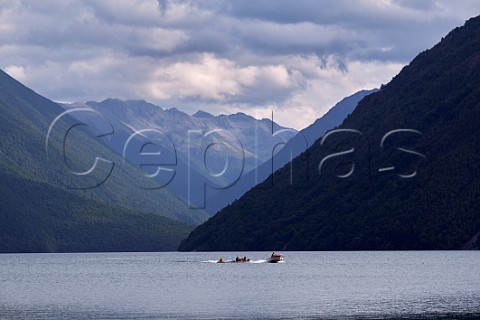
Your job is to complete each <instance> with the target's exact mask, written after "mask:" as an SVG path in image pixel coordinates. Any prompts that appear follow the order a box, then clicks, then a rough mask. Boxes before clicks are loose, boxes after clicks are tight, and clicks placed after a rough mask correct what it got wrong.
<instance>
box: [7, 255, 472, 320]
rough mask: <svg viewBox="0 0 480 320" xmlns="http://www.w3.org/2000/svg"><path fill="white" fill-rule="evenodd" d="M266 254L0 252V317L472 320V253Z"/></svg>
mask: <svg viewBox="0 0 480 320" xmlns="http://www.w3.org/2000/svg"><path fill="white" fill-rule="evenodd" d="M268 255H269V253H261V252H251V253H246V252H233V253H225V252H222V253H107V254H103V253H102V254H19V255H17V254H15V255H0V319H169V318H172V319H179V318H180V319H194V318H197V319H222V318H225V319H480V252H478V251H457V252H438V251H434V252H286V253H285V262H284V263H279V264H269V263H262V262H264V260H263V259H265V258H266V257H267V256H268ZM236 256H241V257H243V256H247V257H249V258H251V259H252V260H253V261H252V262H251V263H225V264H216V263H207V261H210V262H214V261H215V260H216V259H219V258H220V257H222V258H223V259H232V258H235V257H236ZM255 262H257V263H255Z"/></svg>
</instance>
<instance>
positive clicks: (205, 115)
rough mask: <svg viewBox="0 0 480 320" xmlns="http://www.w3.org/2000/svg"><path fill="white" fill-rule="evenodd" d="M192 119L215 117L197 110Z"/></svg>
mask: <svg viewBox="0 0 480 320" xmlns="http://www.w3.org/2000/svg"><path fill="white" fill-rule="evenodd" d="M192 117H194V118H215V116H214V115H213V114H211V113H208V112H206V111H202V110H198V111H197V112H195V114H193V115H192Z"/></svg>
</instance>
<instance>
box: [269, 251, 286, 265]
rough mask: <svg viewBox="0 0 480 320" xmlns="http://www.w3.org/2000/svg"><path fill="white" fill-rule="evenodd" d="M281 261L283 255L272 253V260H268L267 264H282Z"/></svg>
mask: <svg viewBox="0 0 480 320" xmlns="http://www.w3.org/2000/svg"><path fill="white" fill-rule="evenodd" d="M280 261H283V255H281V254H279V253H272V255H271V256H270V258H268V259H267V260H266V262H268V263H277V262H280Z"/></svg>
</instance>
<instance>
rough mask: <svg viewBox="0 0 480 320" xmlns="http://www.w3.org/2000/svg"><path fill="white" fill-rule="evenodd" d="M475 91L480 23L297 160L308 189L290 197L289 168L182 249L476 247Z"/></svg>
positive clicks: (479, 150) (479, 92)
mask: <svg viewBox="0 0 480 320" xmlns="http://www.w3.org/2000/svg"><path fill="white" fill-rule="evenodd" d="M479 83H480V18H478V17H477V18H473V19H470V20H469V21H467V23H466V24H465V26H463V27H461V28H457V29H455V30H453V31H452V32H451V33H450V34H449V35H448V36H446V37H445V38H444V39H442V41H441V42H440V43H439V44H437V45H436V46H435V47H433V48H432V49H430V50H427V51H425V52H423V53H421V54H419V55H418V56H417V57H416V58H415V59H414V60H413V61H412V62H411V63H410V65H408V66H406V67H405V68H404V69H403V70H402V71H401V72H400V73H399V75H398V76H396V77H395V78H394V79H393V80H392V81H391V82H390V83H389V84H387V85H386V86H383V87H382V88H381V90H380V91H379V92H377V93H374V94H372V95H369V96H367V97H366V98H365V99H363V100H362V101H361V102H360V103H359V105H358V106H357V108H356V109H355V111H354V112H353V113H352V114H351V115H350V116H349V117H348V118H347V119H346V120H345V121H344V122H343V124H342V125H341V126H340V127H339V129H341V130H343V131H336V132H334V133H332V134H327V135H326V136H324V138H323V140H322V139H320V140H318V141H317V142H316V143H315V144H314V145H313V146H312V147H311V148H310V149H309V150H308V151H307V152H305V153H303V154H301V155H300V156H299V157H297V158H296V159H295V160H294V162H297V163H296V166H300V167H301V166H307V167H308V168H309V178H310V183H309V186H308V187H306V188H293V187H291V186H290V184H289V175H290V171H289V166H288V165H287V166H285V167H284V168H282V169H281V170H279V171H277V173H276V174H275V175H274V181H275V183H274V185H273V187H271V188H267V185H266V184H265V185H263V186H262V185H260V186H258V187H256V188H254V189H252V190H251V191H249V192H248V193H247V194H246V195H245V196H243V197H242V198H241V199H239V200H238V201H236V202H234V203H233V204H232V205H230V206H228V207H226V208H225V209H223V210H222V211H220V212H219V213H218V214H217V215H215V216H214V217H212V218H211V219H209V220H208V221H207V222H206V223H204V224H203V225H201V226H199V227H198V228H197V229H196V230H194V231H193V232H192V233H191V234H190V236H189V237H188V238H187V239H186V240H185V241H184V242H183V243H182V245H181V246H180V249H181V250H273V249H275V250H279V249H281V250H360V249H461V248H478V247H479V244H478V233H479V232H480V200H479V199H480V144H479V138H478V137H479V135H480V127H479V124H480V86H479V85H478V84H479ZM398 129H400V131H393V130H398ZM405 129H408V130H409V131H406V130H405ZM392 132H393V133H392ZM389 133H390V134H389ZM382 141H383V144H382ZM352 148H354V150H352V151H353V152H351V153H345V154H343V155H339V154H337V155H335V153H337V152H342V151H343V152H348V150H351V149H352ZM399 148H403V149H399ZM409 150H410V151H414V152H415V153H412V152H410V151H409ZM332 155H333V156H332ZM353 163H354V167H353V173H352V174H351V175H348V174H349V173H350V172H351V171H352V164H353ZM415 172H416V175H415V176H412V177H410V178H407V177H405V176H408V175H413V173H415ZM341 175H345V176H347V177H344V178H340V177H339V176H341ZM399 175H404V177H400V176H399ZM475 239H477V240H475Z"/></svg>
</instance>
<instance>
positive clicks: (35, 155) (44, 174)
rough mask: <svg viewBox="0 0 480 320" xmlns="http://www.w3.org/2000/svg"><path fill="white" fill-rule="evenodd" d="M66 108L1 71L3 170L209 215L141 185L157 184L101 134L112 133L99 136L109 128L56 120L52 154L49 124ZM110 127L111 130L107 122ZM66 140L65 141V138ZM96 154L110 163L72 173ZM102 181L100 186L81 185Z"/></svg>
mask: <svg viewBox="0 0 480 320" xmlns="http://www.w3.org/2000/svg"><path fill="white" fill-rule="evenodd" d="M62 112H64V109H63V108H61V107H60V106H59V105H58V104H56V103H54V102H52V101H50V100H48V99H46V98H44V97H42V96H40V95H38V94H36V93H35V92H33V91H32V90H30V89H28V88H27V87H25V86H23V85H22V84H21V83H19V82H17V81H16V80H14V79H13V78H11V77H10V76H8V75H7V74H6V73H4V72H3V71H0V124H1V125H0V171H3V172H6V173H10V174H16V175H19V176H21V177H24V178H28V179H30V180H34V181H40V182H46V183H49V184H51V185H53V186H57V187H60V188H67V189H70V191H71V192H77V193H78V194H79V195H81V196H87V197H90V198H92V199H98V200H101V201H105V202H110V203H113V204H115V205H119V206H124V207H127V208H131V209H133V210H137V211H143V212H148V213H153V214H158V215H163V216H166V217H170V218H174V219H178V220H181V221H185V222H188V223H200V222H202V221H203V220H204V219H205V218H206V217H207V215H206V214H205V212H203V211H202V210H191V209H190V208H189V207H188V206H187V205H186V204H185V203H183V202H182V201H180V200H179V199H178V198H177V197H176V196H175V195H173V194H172V193H171V192H169V191H168V190H166V189H151V190H146V189H145V188H139V187H138V186H149V187H152V188H154V187H155V185H154V184H152V182H151V181H149V179H146V178H144V177H143V175H142V173H141V172H140V170H137V169H135V168H133V167H132V166H128V165H125V166H123V161H122V158H121V157H119V156H118V155H116V154H115V153H114V152H112V151H111V150H110V149H108V148H106V147H105V146H104V145H103V144H102V139H103V140H105V139H108V135H106V136H105V137H99V138H97V137H94V135H100V134H102V133H108V132H100V131H99V132H95V130H93V131H92V130H91V128H89V129H88V130H87V129H86V128H85V126H75V127H74V128H73V129H72V130H70V131H67V129H68V128H70V127H72V125H76V124H77V123H78V122H77V121H75V120H74V119H73V118H72V117H70V116H68V115H67V116H65V117H62V119H61V120H59V121H58V122H57V123H56V124H55V125H54V126H53V129H52V130H51V135H50V137H51V140H49V143H48V144H47V145H48V155H47V152H46V138H47V134H48V132H49V127H50V125H51V124H52V123H54V120H55V119H56V118H57V117H58V116H59V115H61V114H62ZM105 129H107V131H108V130H110V128H108V127H107V128H104V130H105ZM67 132H68V135H67V134H66V133H67ZM64 141H65V144H63V143H62V142H64ZM64 151H65V152H64ZM64 154H65V157H64ZM96 157H101V158H103V159H106V160H108V161H110V162H111V163H110V164H107V165H105V166H104V167H103V168H102V167H101V166H99V167H98V168H99V169H103V170H97V171H95V172H94V174H92V175H89V176H86V177H85V176H79V175H75V174H72V171H75V172H84V171H87V170H88V169H90V167H91V166H92V165H93V164H94V163H95V159H96ZM110 171H111V172H110ZM107 174H109V175H107ZM104 177H108V179H106V180H105V179H103V178H104ZM103 181H105V182H104V183H102V184H101V185H100V186H98V187H95V188H90V189H86V190H84V189H82V188H83V187H85V186H87V187H91V186H95V185H96V184H97V183H99V182H103ZM72 187H73V188H80V190H76V189H71V188H72Z"/></svg>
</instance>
